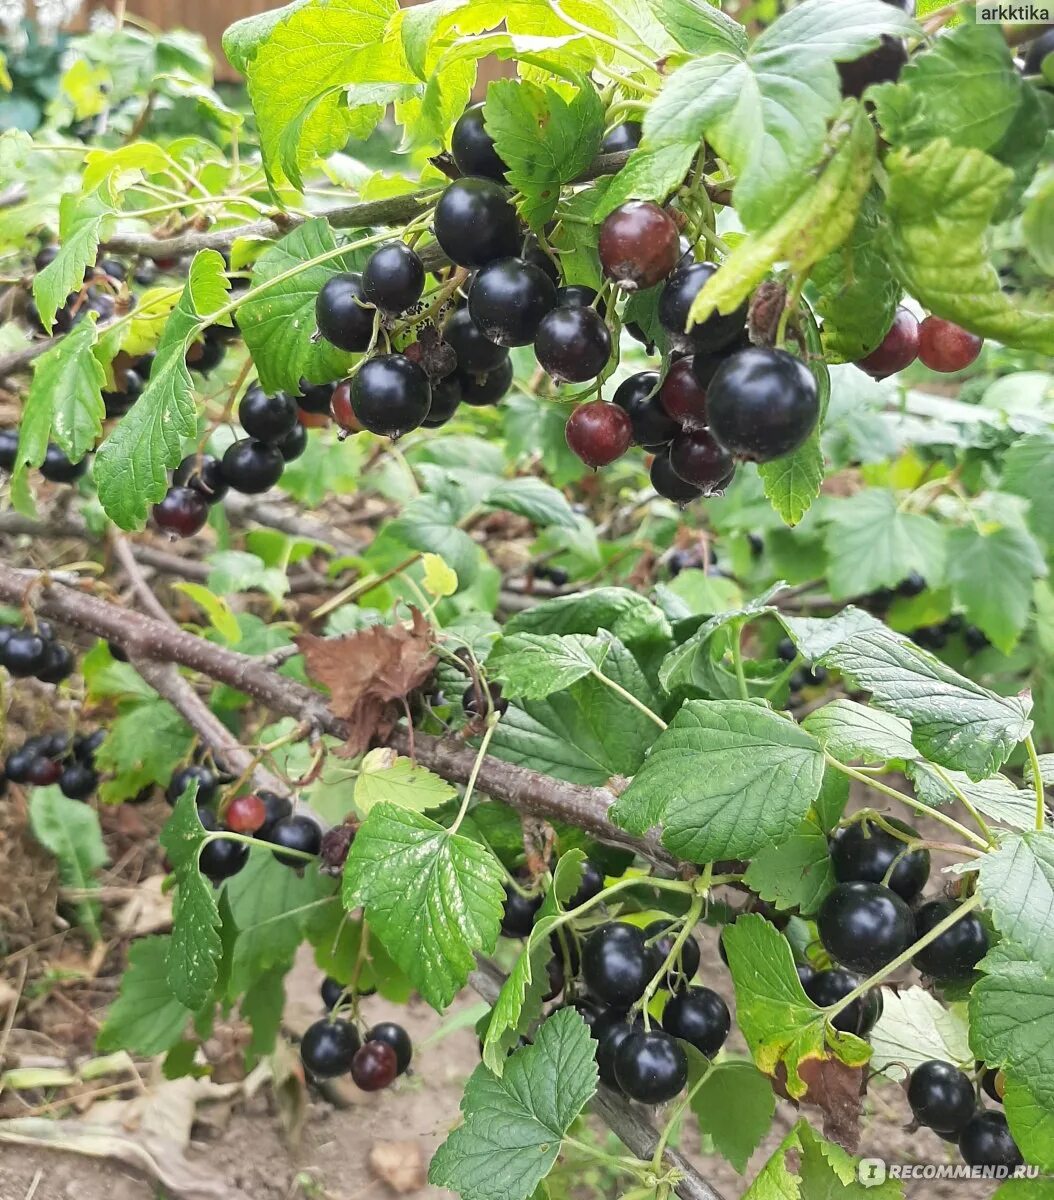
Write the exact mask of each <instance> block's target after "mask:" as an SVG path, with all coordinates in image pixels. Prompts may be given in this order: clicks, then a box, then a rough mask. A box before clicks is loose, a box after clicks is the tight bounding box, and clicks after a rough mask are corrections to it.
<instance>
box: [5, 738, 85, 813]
mask: <svg viewBox="0 0 1054 1200" xmlns="http://www.w3.org/2000/svg"><path fill="white" fill-rule="evenodd" d="M105 737H106V734H105V732H104V731H103V730H102V729H96V730H94V731H93V732H92V733H78V734H76V735H75V736H74V737H73V738H72V739H71V738H70V737H69V735H68V734H65V733H44V734H38V735H37V736H35V737H31V738H27V739H26V740H25V741H24V742H23V743H22V745H21V746H19V747H18V748H17V749H15V750H12V751H11V753H10V754H9V755H8V756H7V759H6V760H5V762H4V777H5V778H6V779H8V780H10V782H11V783H21V784H30V785H32V786H35V787H47V786H48V785H49V784H53V783H57V784H58V785H59V787H60V788H61V790H62V794H63V795H64V796H68V797H69V798H70V799H71V800H87V798H88V797H89V796H90V795H91V794H92V792H94V791H95V789H96V787H97V786H98V783H99V776H98V773H97V772H96V770H95V752H96V750H98V749H99V747H100V746H101V745H102V743H103V741H104V739H105Z"/></svg>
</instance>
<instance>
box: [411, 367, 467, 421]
mask: <svg viewBox="0 0 1054 1200" xmlns="http://www.w3.org/2000/svg"><path fill="white" fill-rule="evenodd" d="M460 403H461V384H460V382H459V381H458V379H457V377H456V376H454V375H448V376H447V377H446V379H441V380H440V381H439V382H438V383H433V384H432V403H431V404H430V405H429V408H428V416H427V417H425V419H424V420H423V421H422V422H421V424H422V425H423V426H425V428H426V429H437V428H438V427H439V426H440V425H445V424H446V423H447V421H449V420H450V418H451V417H452V416H453V415H454V413H456V412H457V409H458V405H459V404H460Z"/></svg>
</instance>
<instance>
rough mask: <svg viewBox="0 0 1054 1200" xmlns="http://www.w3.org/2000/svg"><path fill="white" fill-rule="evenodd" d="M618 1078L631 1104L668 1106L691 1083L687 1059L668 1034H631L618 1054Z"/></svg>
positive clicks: (654, 1032)
mask: <svg viewBox="0 0 1054 1200" xmlns="http://www.w3.org/2000/svg"><path fill="white" fill-rule="evenodd" d="M615 1078H616V1079H617V1080H618V1085H619V1087H620V1088H621V1089H622V1090H623V1091H624V1092H625V1093H626V1095H627V1096H629V1098H630V1099H631V1100H637V1101H639V1102H640V1103H641V1104H665V1103H666V1101H667V1100H672V1099H673V1098H674V1096H676V1095H677V1094H678V1093H679V1092H680V1091H681V1090H682V1089H683V1088H684V1085H685V1084H686V1083H687V1082H688V1059H687V1057H686V1055H685V1053H684V1051H683V1050H682V1049H681V1047H680V1046H679V1045H678V1044H677V1042H676V1040H675V1039H674V1038H672V1037H670V1035H669V1034H668V1033H665V1032H663V1031H662V1030H659V1029H652V1030H651V1031H650V1032H645V1031H644V1030H638V1031H637V1032H635V1033H631V1034H630V1036H629V1037H628V1038H626V1039H625V1041H623V1042H622V1044H621V1045H620V1046H619V1048H618V1050H617V1051H616V1053H615Z"/></svg>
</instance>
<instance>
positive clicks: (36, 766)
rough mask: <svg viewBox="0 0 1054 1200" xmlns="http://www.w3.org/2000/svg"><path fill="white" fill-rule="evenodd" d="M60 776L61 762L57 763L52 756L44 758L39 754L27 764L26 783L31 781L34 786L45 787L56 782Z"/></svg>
mask: <svg viewBox="0 0 1054 1200" xmlns="http://www.w3.org/2000/svg"><path fill="white" fill-rule="evenodd" d="M61 777H62V764H61V763H57V762H56V761H55V760H54V759H53V758H45V757H44V756H43V755H40V756H39V757H37V758H34V759H33V761H32V762H31V763H30V764H29V770H28V772H27V773H26V783H32V784H34V785H35V786H36V787H47V786H48V785H49V784H52V783H58V781H59V779H60V778H61Z"/></svg>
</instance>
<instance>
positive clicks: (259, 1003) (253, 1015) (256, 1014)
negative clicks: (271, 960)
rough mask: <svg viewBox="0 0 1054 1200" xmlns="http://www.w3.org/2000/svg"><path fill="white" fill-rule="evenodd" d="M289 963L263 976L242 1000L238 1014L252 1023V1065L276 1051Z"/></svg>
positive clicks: (248, 1052) (248, 1054)
mask: <svg viewBox="0 0 1054 1200" xmlns="http://www.w3.org/2000/svg"><path fill="white" fill-rule="evenodd" d="M290 965H291V963H287V964H285V965H284V966H282V967H279V968H278V969H277V970H273V971H268V972H267V973H266V974H264V975H261V976H260V977H259V979H257V980H256V981H255V982H254V983H253V984H252V985H251V986H250V987H248V988H246V990H245V993H244V994H243V995H242V997H241V1003H240V1004H239V1006H238V1007H239V1011H240V1012H241V1015H242V1017H243V1018H244V1019H245V1020H246V1021H248V1022H249V1027H250V1028H251V1029H252V1039H251V1040H250V1042H249V1045H248V1047H247V1048H246V1052H245V1053H246V1059H247V1062H248V1063H249V1064H253V1063H255V1062H256V1061H257V1060H258V1059H260V1058H261V1057H263V1056H264V1055H265V1054H270V1053H271V1051H272V1050H274V1047H275V1042H276V1041H277V1040H278V1031H279V1030H280V1029H281V1027H282V1010H283V1009H284V1008H285V977H286V972H287V970H288V967H289V966H290Z"/></svg>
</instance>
